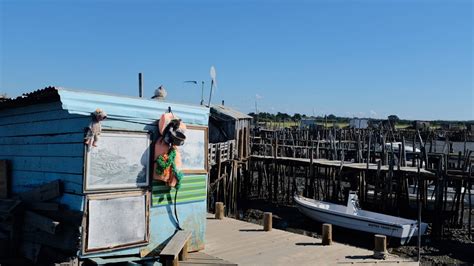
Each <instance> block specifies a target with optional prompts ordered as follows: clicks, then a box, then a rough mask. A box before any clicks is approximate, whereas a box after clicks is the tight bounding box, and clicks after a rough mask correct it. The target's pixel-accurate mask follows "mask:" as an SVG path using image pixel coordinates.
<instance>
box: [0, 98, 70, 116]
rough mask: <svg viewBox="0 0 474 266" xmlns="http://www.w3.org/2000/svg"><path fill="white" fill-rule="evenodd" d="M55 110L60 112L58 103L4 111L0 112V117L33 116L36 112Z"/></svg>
mask: <svg viewBox="0 0 474 266" xmlns="http://www.w3.org/2000/svg"><path fill="white" fill-rule="evenodd" d="M55 110H62V105H61V103H60V102H59V101H57V102H52V103H42V104H35V105H29V106H23V107H18V108H9V109H4V110H2V111H1V112H0V117H2V118H3V117H6V118H8V117H13V116H16V115H25V114H34V113H38V112H49V111H55Z"/></svg>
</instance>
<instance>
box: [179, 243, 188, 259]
mask: <svg viewBox="0 0 474 266" xmlns="http://www.w3.org/2000/svg"><path fill="white" fill-rule="evenodd" d="M188 243H189V240H188V241H186V243H184V246H183V249H182V250H181V252H179V255H178V258H179V260H181V261H185V260H188Z"/></svg>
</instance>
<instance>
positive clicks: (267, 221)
mask: <svg viewBox="0 0 474 266" xmlns="http://www.w3.org/2000/svg"><path fill="white" fill-rule="evenodd" d="M272 219H273V218H272V213H271V212H264V213H263V231H272Z"/></svg>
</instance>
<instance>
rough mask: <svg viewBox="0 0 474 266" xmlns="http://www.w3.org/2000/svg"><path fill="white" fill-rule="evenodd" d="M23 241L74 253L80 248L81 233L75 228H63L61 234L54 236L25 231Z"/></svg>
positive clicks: (41, 232) (40, 232)
mask: <svg viewBox="0 0 474 266" xmlns="http://www.w3.org/2000/svg"><path fill="white" fill-rule="evenodd" d="M23 239H25V240H27V241H30V242H33V243H38V244H41V245H45V246H50V247H53V248H57V249H60V250H66V251H74V250H76V249H77V248H78V241H79V232H78V230H77V228H74V227H63V228H62V230H61V232H58V233H57V234H54V235H53V234H49V233H46V232H43V231H34V232H32V231H23Z"/></svg>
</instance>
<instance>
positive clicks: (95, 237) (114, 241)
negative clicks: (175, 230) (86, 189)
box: [87, 195, 147, 250]
mask: <svg viewBox="0 0 474 266" xmlns="http://www.w3.org/2000/svg"><path fill="white" fill-rule="evenodd" d="M145 208H146V198H145V195H140V196H129V197H123V198H111V199H90V200H89V224H88V234H87V249H88V250H92V249H99V248H108V247H116V246H120V245H126V244H132V243H137V242H143V241H145V240H146V232H147V229H146V210H145Z"/></svg>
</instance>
